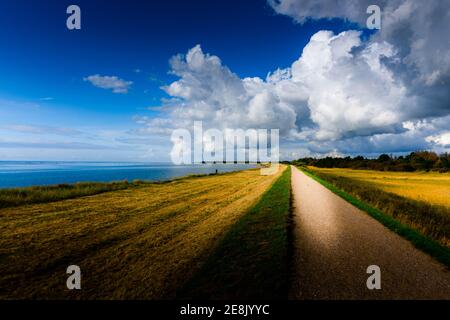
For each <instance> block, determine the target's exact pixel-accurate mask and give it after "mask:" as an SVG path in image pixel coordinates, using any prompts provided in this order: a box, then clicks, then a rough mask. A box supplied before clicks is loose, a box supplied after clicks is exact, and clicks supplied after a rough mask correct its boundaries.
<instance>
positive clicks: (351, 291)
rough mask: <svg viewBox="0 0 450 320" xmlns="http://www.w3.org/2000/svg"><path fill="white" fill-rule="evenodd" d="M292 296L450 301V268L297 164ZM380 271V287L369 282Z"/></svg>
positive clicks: (293, 173) (294, 190)
mask: <svg viewBox="0 0 450 320" xmlns="http://www.w3.org/2000/svg"><path fill="white" fill-rule="evenodd" d="M292 188H293V197H294V217H293V219H294V227H293V232H294V249H293V255H294V257H293V264H292V269H293V270H292V280H291V288H290V298H291V299H450V272H449V271H448V270H447V269H446V268H445V266H443V265H442V264H440V263H438V262H436V261H435V260H434V259H432V258H431V257H430V256H428V255H427V254H425V253H423V252H421V251H419V250H417V249H416V248H414V247H413V245H412V244H411V243H409V242H408V241H406V240H404V239H403V238H401V237H400V236H398V235H397V234H395V233H393V232H392V231H390V230H389V229H387V228H385V227H384V226H383V225H381V224H380V223H379V222H377V221H376V220H374V219H373V218H371V217H370V216H369V215H368V214H366V213H364V212H362V211H361V210H359V209H357V208H356V207H354V206H352V205H351V204H349V203H348V202H346V201H345V200H343V199H341V198H340V197H338V196H337V195H335V194H334V193H332V192H331V191H329V190H328V189H327V188H325V187H323V186H322V185H321V184H319V183H318V182H316V181H314V180H313V179H311V178H310V177H308V176H306V175H305V174H304V173H302V172H301V171H299V170H298V169H297V168H295V167H292ZM370 265H377V266H379V267H380V269H381V289H380V290H376V289H374V290H369V289H368V288H367V286H366V281H367V278H368V277H369V276H370V274H367V273H366V271H367V267H368V266H370Z"/></svg>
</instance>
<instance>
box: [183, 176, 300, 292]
mask: <svg viewBox="0 0 450 320" xmlns="http://www.w3.org/2000/svg"><path fill="white" fill-rule="evenodd" d="M290 205H291V169H290V167H288V168H286V170H285V171H284V172H283V174H282V175H281V177H280V178H278V179H277V181H275V183H274V184H273V185H272V186H271V187H270V189H269V190H268V191H266V192H265V193H264V194H263V196H262V197H261V199H260V200H259V201H258V203H257V204H256V205H254V206H253V207H252V208H251V209H250V210H249V212H248V213H246V214H245V215H244V216H243V217H242V218H241V219H240V220H239V221H238V222H237V223H236V224H234V225H233V226H232V227H231V229H230V230H229V231H228V232H227V233H226V234H225V236H224V238H223V239H222V240H221V241H220V243H219V245H218V246H217V247H216V249H215V250H214V252H213V253H212V255H211V256H210V257H209V258H208V260H207V262H206V263H205V264H204V266H203V267H202V268H201V270H200V271H199V272H198V273H197V274H196V275H195V276H194V277H193V278H192V279H191V280H190V281H188V283H187V284H186V285H185V286H184V287H183V288H182V289H181V290H180V291H179V292H178V298H179V299H286V298H287V285H288V250H289V235H288V225H289V218H290Z"/></svg>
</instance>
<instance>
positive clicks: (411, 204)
mask: <svg viewBox="0 0 450 320" xmlns="http://www.w3.org/2000/svg"><path fill="white" fill-rule="evenodd" d="M307 170H308V171H310V172H312V173H313V174H314V175H315V176H317V177H319V178H321V179H323V180H325V181H327V182H329V183H331V184H332V185H334V186H335V187H337V188H338V189H341V190H343V191H345V192H348V193H349V194H351V195H353V196H355V197H356V198H357V199H359V200H361V201H363V202H365V203H367V204H369V205H371V206H373V207H374V208H376V209H378V210H380V211H381V212H383V213H384V214H386V215H388V216H391V217H393V218H394V219H395V220H396V221H398V222H400V223H402V224H404V225H405V226H407V227H409V228H412V229H413V230H416V231H418V232H419V233H420V234H422V235H424V236H426V237H428V238H429V239H431V240H434V241H436V242H438V243H439V244H440V245H442V246H444V247H446V248H447V249H450V206H448V205H445V204H446V203H447V201H448V199H445V196H443V195H445V194H446V193H448V192H450V179H448V175H447V174H439V173H438V174H435V173H430V174H428V173H394V172H389V173H387V172H380V171H362V172H361V171H360V170H354V171H353V170H349V169H321V168H315V167H308V168H307ZM440 175H441V176H440Z"/></svg>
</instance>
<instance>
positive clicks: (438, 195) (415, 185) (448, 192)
mask: <svg viewBox="0 0 450 320" xmlns="http://www.w3.org/2000/svg"><path fill="white" fill-rule="evenodd" d="M314 170H315V171H318V172H324V173H332V174H334V175H339V176H342V177H346V178H351V179H355V180H360V181H365V182H370V184H372V185H373V186H374V187H377V188H380V189H381V190H383V191H386V192H391V193H394V194H397V195H399V196H402V197H406V198H410V199H413V200H419V201H424V202H428V203H431V204H435V205H443V206H447V207H450V173H434V172H433V173H431V172H430V173H429V172H384V171H370V170H351V169H322V168H314Z"/></svg>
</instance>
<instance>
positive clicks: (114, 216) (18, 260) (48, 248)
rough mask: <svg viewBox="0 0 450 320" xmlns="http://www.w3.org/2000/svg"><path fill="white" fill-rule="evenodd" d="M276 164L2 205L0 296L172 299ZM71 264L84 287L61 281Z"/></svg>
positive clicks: (269, 178)
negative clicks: (42, 201)
mask: <svg viewBox="0 0 450 320" xmlns="http://www.w3.org/2000/svg"><path fill="white" fill-rule="evenodd" d="M282 169H283V170H284V169H285V167H283V168H282ZM283 170H280V171H279V172H278V173H277V174H276V175H272V176H262V175H260V172H259V170H248V171H242V172H238V173H230V174H224V175H218V176H207V177H197V178H187V179H183V180H177V181H173V182H170V183H166V184H155V185H146V186H143V187H142V188H137V189H136V188H135V189H127V190H121V191H113V192H107V193H104V194H99V195H95V196H89V197H83V198H77V199H71V200H64V201H59V202H52V203H47V204H36V205H27V206H21V207H16V208H7V209H2V210H0V220H1V223H0V298H58V299H66V298H71V299H93V298H104V299H123V298H127V299H161V298H173V297H174V294H175V292H176V290H177V289H178V288H179V287H180V286H181V285H183V284H184V283H185V282H186V281H187V280H189V278H190V277H191V276H192V275H193V274H194V273H195V272H196V271H198V270H199V268H200V267H201V266H202V264H203V263H204V261H205V259H206V258H207V257H208V256H209V254H210V253H211V252H212V250H213V249H214V248H215V246H216V245H217V243H218V241H219V240H220V239H221V238H222V237H223V235H224V234H225V232H226V231H227V230H228V229H229V228H230V226H232V225H233V224H234V223H235V222H236V221H237V220H238V219H239V218H240V217H241V216H242V215H243V214H244V213H245V212H247V211H248V209H249V208H250V207H251V206H252V205H254V204H255V203H256V201H257V200H258V199H259V198H260V196H261V195H262V194H263V192H264V191H265V190H267V188H268V187H269V186H270V185H271V184H272V183H273V182H274V181H275V180H276V179H277V178H278V177H279V176H280V174H281V172H282V171H283ZM71 264H76V265H79V266H80V268H81V272H82V290H74V291H69V290H67V289H66V279H67V275H66V273H65V271H66V268H67V266H68V265H71Z"/></svg>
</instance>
